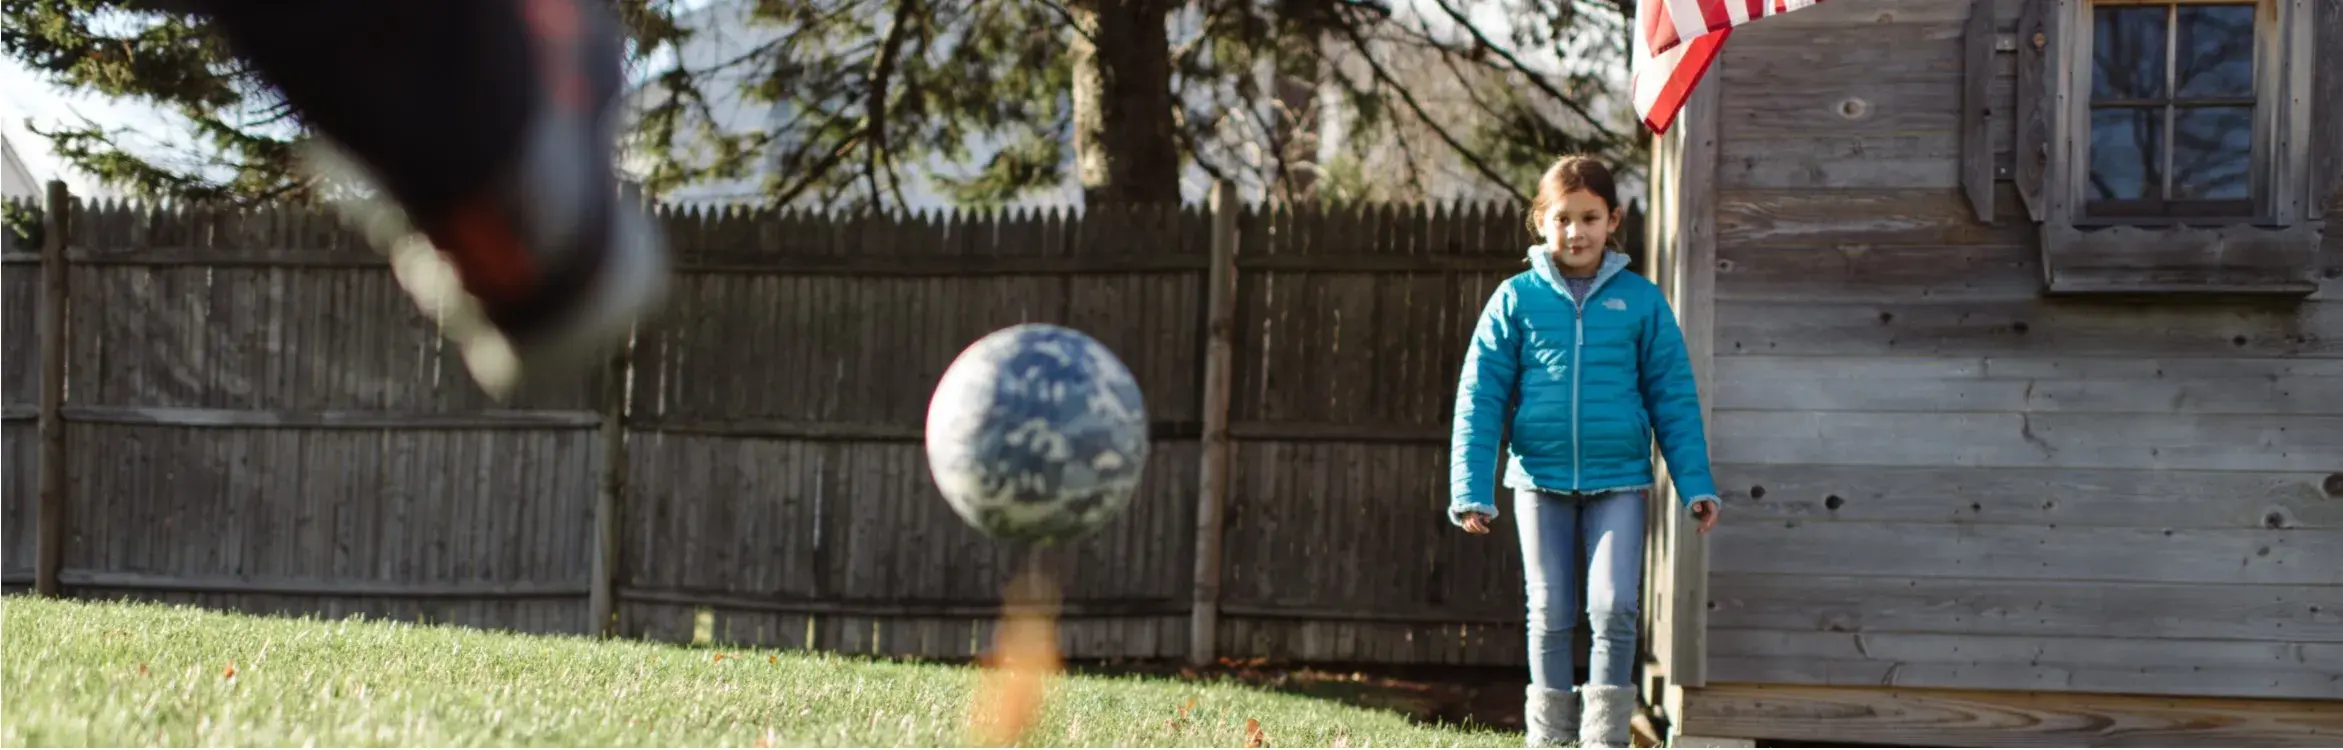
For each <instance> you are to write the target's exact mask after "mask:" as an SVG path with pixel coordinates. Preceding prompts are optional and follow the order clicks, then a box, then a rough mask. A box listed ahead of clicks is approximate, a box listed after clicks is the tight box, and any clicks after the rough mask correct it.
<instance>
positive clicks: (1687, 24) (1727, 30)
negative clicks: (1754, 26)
mask: <svg viewBox="0 0 2343 750" xmlns="http://www.w3.org/2000/svg"><path fill="white" fill-rule="evenodd" d="M1821 1H1822V0H1637V1H1636V4H1635V28H1636V34H1635V72H1634V74H1633V75H1634V87H1635V113H1636V115H1637V116H1640V117H1642V118H1643V125H1644V127H1648V128H1651V129H1652V132H1654V133H1666V132H1668V126H1669V125H1673V124H1675V122H1676V113H1677V112H1678V111H1679V110H1682V109H1683V108H1684V100H1685V99H1688V98H1691V96H1692V89H1693V87H1695V86H1698V85H1700V78H1701V76H1703V75H1706V74H1707V73H1708V66H1709V63H1711V62H1714V61H1715V60H1716V57H1717V50H1718V48H1720V47H1722V46H1724V44H1725V38H1726V37H1728V36H1731V35H1732V33H1733V28H1734V27H1736V26H1740V25H1741V24H1744V23H1748V22H1750V21H1754V20H1757V19H1760V18H1764V17H1766V16H1778V15H1781V14H1783V13H1788V12H1790V11H1793V10H1797V9H1800V8H1804V7H1806V6H1809V5H1813V4H1815V3H1818V2H1821Z"/></svg>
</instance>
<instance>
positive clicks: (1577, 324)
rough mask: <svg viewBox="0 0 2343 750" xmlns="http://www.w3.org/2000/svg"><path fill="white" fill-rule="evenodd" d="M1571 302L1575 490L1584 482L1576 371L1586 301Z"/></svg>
mask: <svg viewBox="0 0 2343 750" xmlns="http://www.w3.org/2000/svg"><path fill="white" fill-rule="evenodd" d="M1594 291H1595V290H1594V285H1592V284H1589V285H1587V289H1586V292H1587V296H1589V297H1592V296H1594ZM1573 296H1575V295H1573ZM1571 304H1572V307H1573V310H1574V312H1573V314H1572V316H1571V323H1573V324H1574V325H1573V327H1574V328H1575V329H1576V330H1575V332H1574V333H1573V334H1572V336H1571V341H1570V489H1571V490H1572V491H1574V492H1575V491H1577V490H1578V488H1579V487H1580V486H1581V485H1583V484H1584V480H1583V478H1582V477H1580V468H1579V465H1580V462H1581V460H1582V459H1583V458H1584V456H1583V453H1584V450H1585V449H1583V448H1581V447H1579V439H1578V414H1579V411H1580V406H1581V404H1580V403H1579V396H1578V371H1579V370H1580V369H1581V368H1580V367H1579V362H1580V360H1579V354H1580V353H1581V352H1584V351H1586V301H1585V300H1579V299H1573V300H1571Z"/></svg>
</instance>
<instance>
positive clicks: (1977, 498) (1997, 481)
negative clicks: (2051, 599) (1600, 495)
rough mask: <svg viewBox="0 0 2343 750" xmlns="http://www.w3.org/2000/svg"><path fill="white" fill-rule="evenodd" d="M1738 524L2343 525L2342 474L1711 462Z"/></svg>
mask: <svg viewBox="0 0 2343 750" xmlns="http://www.w3.org/2000/svg"><path fill="white" fill-rule="evenodd" d="M1716 475H1717V477H1718V481H1719V484H1720V488H1719V489H1720V494H1722V495H1723V497H1724V501H1725V506H1726V507H1727V508H1728V509H1730V510H1732V511H1733V518H1734V519H1736V520H1740V519H1747V520H1749V521H1751V522H1775V521H1787V520H1806V521H1894V522H1940V523H1992V524H2056V525H2059V526H2143V527H2155V528H2175V529H2337V528H2343V472H2335V473H2325V472H2228V471H2142V470H2138V469H2112V470H2075V469H2006V468H1996V469H1972V468H1955V467H1932V466H1931V467H1885V466H1829V465H1814V464H1738V463H1721V464H1718V465H1717V467H1716Z"/></svg>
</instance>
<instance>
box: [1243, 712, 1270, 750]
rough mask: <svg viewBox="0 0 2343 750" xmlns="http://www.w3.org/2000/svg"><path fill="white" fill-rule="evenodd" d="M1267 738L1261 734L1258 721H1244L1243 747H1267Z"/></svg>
mask: <svg viewBox="0 0 2343 750" xmlns="http://www.w3.org/2000/svg"><path fill="white" fill-rule="evenodd" d="M1268 746H1269V736H1268V735H1266V734H1262V733H1261V720H1260V719H1246V720H1245V747H1268Z"/></svg>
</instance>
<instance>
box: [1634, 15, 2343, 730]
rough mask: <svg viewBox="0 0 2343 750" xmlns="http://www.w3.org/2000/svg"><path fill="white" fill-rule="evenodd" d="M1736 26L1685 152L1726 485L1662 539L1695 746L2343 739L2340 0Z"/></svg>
mask: <svg viewBox="0 0 2343 750" xmlns="http://www.w3.org/2000/svg"><path fill="white" fill-rule="evenodd" d="M1723 49H1724V52H1723V54H1722V55H1721V56H1720V57H1719V58H1718V62H1717V63H1716V66H1715V67H1714V68H1712V69H1711V70H1710V71H1709V72H1708V73H1707V75H1706V78H1705V80H1704V81H1703V82H1702V83H1701V85H1700V87H1699V88H1698V89H1697V90H1696V91H1695V93H1694V95H1693V98H1692V100H1691V101H1690V102H1689V103H1688V104H1687V106H1686V107H1685V109H1684V111H1683V113H1682V115H1681V117H1680V118H1679V119H1678V120H1677V123H1676V125H1675V127H1674V128H1673V129H1672V130H1671V131H1670V132H1668V133H1667V134H1666V135H1665V136H1664V137H1662V138H1661V139H1660V140H1659V141H1658V143H1657V146H1656V147H1655V149H1654V156H1653V159H1654V161H1653V170H1652V172H1653V178H1654V181H1653V191H1652V198H1653V204H1652V205H1653V212H1652V224H1651V228H1650V235H1649V242H1648V244H1647V252H1648V255H1647V258H1646V261H1647V263H1648V264H1649V267H1650V268H1652V269H1654V271H1653V272H1654V274H1655V275H1656V276H1657V277H1658V279H1659V280H1660V281H1661V282H1662V284H1663V286H1664V287H1666V288H1668V289H1669V290H1670V292H1671V294H1672V296H1673V298H1674V300H1675V302H1676V304H1677V305H1678V306H1679V314H1680V315H1681V316H1682V317H1683V320H1684V321H1685V325H1686V328H1687V333H1688V338H1689V339H1690V340H1691V341H1692V342H1693V355H1694V361H1695V369H1696V370H1698V371H1699V372H1700V373H1701V377H1702V380H1703V383H1702V386H1703V387H1702V392H1703V395H1704V396H1705V403H1704V406H1705V407H1706V408H1708V409H1709V410H1710V420H1709V428H1710V433H1709V436H1710V440H1711V451H1712V456H1713V458H1714V460H1715V462H1716V476H1717V479H1718V483H1719V484H1720V485H1721V486H1722V487H1723V488H1724V490H1725V492H1724V495H1725V502H1726V506H1727V507H1726V512H1725V517H1724V521H1723V523H1722V524H1721V525H1720V526H1719V527H1718V528H1717V530H1716V531H1715V532H1714V533H1713V534H1712V535H1711V536H1709V537H1708V538H1706V539H1705V540H1703V539H1700V538H1699V537H1696V536H1694V535H1692V534H1691V533H1690V530H1689V523H1688V522H1686V523H1682V524H1681V525H1679V524H1675V523H1672V524H1670V525H1668V526H1667V527H1666V528H1660V529H1657V530H1655V531H1654V538H1653V540H1652V542H1653V544H1652V545H1651V562H1652V564H1653V565H1654V572H1653V575H1652V577H1651V581H1652V583H1653V584H1654V585H1652V586H1650V588H1649V590H1650V592H1651V594H1650V597H1651V598H1650V600H1649V601H1648V602H1647V606H1646V612H1647V615H1646V616H1647V618H1648V627H1649V628H1650V638H1648V639H1647V641H1646V643H1647V645H1648V648H1649V659H1650V660H1649V662H1648V663H1647V670H1646V671H1647V673H1648V677H1647V688H1648V689H1647V690H1646V695H1647V699H1648V700H1649V702H1650V703H1651V705H1650V707H1649V708H1650V710H1651V712H1652V713H1653V715H1654V716H1655V717H1656V718H1658V719H1659V723H1660V725H1661V726H1664V727H1665V728H1666V731H1667V733H1668V734H1670V735H1673V736H1674V737H1676V738H1677V739H1679V740H1681V741H1685V742H1686V743H1687V744H1693V743H1696V742H1697V741H1699V740H1701V739H1703V738H1727V739H1733V740H1752V739H1754V740H1775V741H1802V742H1822V743H1832V744H1874V743H1876V744H1899V745H1927V746H1940V745H1960V746H1971V745H1974V746H1986V745H1991V746H2012V745H2045V744H2047V745H2065V746H2136V745H2166V746H2170V745H2246V746H2271V745H2326V746H2333V745H2337V744H2343V232H2338V231H2335V230H2333V229H2328V228H2326V227H2325V222H2327V221H2328V220H2329V218H2330V217H2331V216H2333V215H2336V214H2343V2H2337V0H2206V1H2200V0H2180V1H2178V2H2173V1H2170V0H2163V1H2151V0H1980V1H1979V2H1974V3H1972V2H1970V0H1832V1H1831V2H1826V3H1822V4H1820V5H1816V6H1814V7H1811V8H1806V9H1802V10H1797V11H1795V12H1791V13H1788V14H1786V15H1781V16H1775V17H1771V18H1765V19H1762V20H1759V21H1756V22H1752V23H1749V24H1746V25H1743V26H1741V27H1738V28H1737V29H1736V30H1735V31H1734V33H1733V34H1732V36H1731V38H1730V40H1729V42H1727V43H1726V44H1725V45H1724V48H1723ZM1658 502H1673V499H1670V498H1663V499H1660V500H1659V501H1658ZM1677 520H1678V521H1679V522H1682V521H1684V519H1681V518H1679V519H1677Z"/></svg>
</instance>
